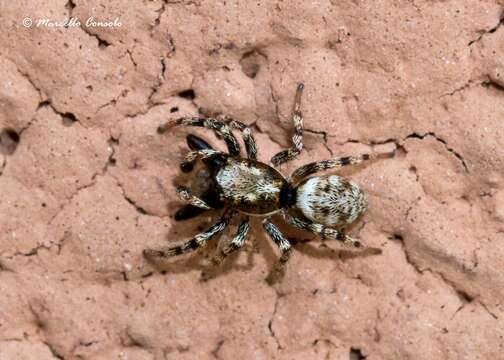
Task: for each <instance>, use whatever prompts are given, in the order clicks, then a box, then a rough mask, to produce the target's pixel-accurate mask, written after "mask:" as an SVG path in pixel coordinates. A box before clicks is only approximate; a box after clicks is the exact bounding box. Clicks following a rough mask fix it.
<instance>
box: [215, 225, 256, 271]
mask: <svg viewBox="0 0 504 360" xmlns="http://www.w3.org/2000/svg"><path fill="white" fill-rule="evenodd" d="M249 230H250V223H249V218H248V216H247V218H246V219H245V220H243V221H242V222H241V224H240V226H238V230H237V232H236V235H235V236H234V237H233V238H232V239H231V241H229V240H224V241H223V240H221V243H219V248H218V250H217V251H218V252H217V254H216V255H215V256H214V257H213V259H212V262H213V263H214V264H215V265H220V264H221V263H222V262H223V261H224V260H225V258H226V257H227V256H228V255H230V254H231V253H233V252H235V251H237V250H239V249H241V248H242V247H243V245H244V244H245V240H246V239H247V236H248V234H249Z"/></svg>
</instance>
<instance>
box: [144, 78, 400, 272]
mask: <svg viewBox="0 0 504 360" xmlns="http://www.w3.org/2000/svg"><path fill="white" fill-rule="evenodd" d="M303 88H304V85H303V84H299V85H298V87H297V91H296V96H295V100H294V111H293V115H292V120H293V122H294V129H295V131H294V136H293V138H292V141H293V143H294V144H293V145H294V146H293V147H292V148H290V149H287V150H284V151H281V152H279V153H277V154H276V155H275V156H273V158H272V159H271V165H267V164H264V163H262V162H260V161H258V160H257V148H256V143H255V140H254V137H253V136H252V134H251V130H250V128H249V127H247V126H246V125H245V124H243V123H241V122H239V121H237V120H234V119H232V118H230V117H227V116H218V117H216V118H200V117H183V118H180V119H177V120H175V121H171V122H168V123H166V124H164V125H161V126H160V127H159V129H158V131H159V133H163V132H165V131H166V130H168V129H171V128H172V127H174V126H177V125H184V126H200V127H205V128H208V129H212V130H214V131H215V132H216V133H217V135H219V136H220V137H222V138H223V139H224V140H225V142H226V144H227V148H228V151H229V153H224V152H220V151H216V150H214V149H213V148H212V147H211V146H210V145H209V144H208V143H207V142H206V141H204V140H203V139H201V138H199V137H197V136H195V135H188V136H187V144H188V146H189V148H190V149H191V150H192V151H191V152H189V153H188V154H187V156H186V157H185V159H184V160H183V162H182V163H181V165H180V168H181V170H182V171H183V172H190V171H192V169H193V167H194V165H195V163H196V161H197V160H198V159H201V160H202V161H203V162H204V163H205V164H206V166H207V167H208V169H209V172H210V174H211V176H210V178H211V181H212V183H213V184H212V186H210V187H209V190H207V191H206V192H204V193H203V194H202V195H201V196H200V197H196V196H194V195H192V194H191V192H190V190H189V189H187V188H185V187H178V188H177V193H178V195H179V197H180V199H181V200H182V201H184V202H185V203H186V205H185V206H184V207H182V208H181V209H179V210H178V211H177V213H176V214H175V220H177V221H179V220H185V219H189V218H193V217H195V216H197V215H199V214H201V213H203V212H205V211H206V210H209V209H222V208H225V211H224V214H223V216H222V217H221V218H220V220H219V221H218V222H217V223H216V224H214V225H213V226H212V227H210V228H209V229H208V230H206V231H204V232H202V233H201V234H198V235H196V236H195V237H194V238H192V239H190V240H187V241H185V242H183V243H182V244H179V245H175V246H168V247H165V248H162V249H156V250H155V249H145V250H144V252H143V253H144V256H145V257H146V258H148V259H159V258H167V257H171V256H175V255H180V254H184V253H186V252H189V251H193V250H195V249H197V248H200V247H202V246H205V245H206V244H207V242H208V241H209V240H210V239H211V238H212V237H214V236H215V235H217V234H220V233H222V232H223V231H224V229H226V227H227V226H228V224H229V222H230V220H231V218H232V217H233V216H234V215H235V214H237V213H240V214H241V216H242V218H243V219H242V222H241V224H240V225H239V227H238V231H237V233H236V235H235V236H234V238H232V239H230V240H224V241H222V242H223V243H222V244H219V247H218V248H219V250H218V253H217V255H215V256H214V258H213V262H214V263H215V264H220V263H221V262H222V261H223V260H224V258H225V257H226V256H228V255H229V254H231V253H232V252H234V251H236V250H238V249H240V248H241V247H242V246H243V245H244V243H245V239H246V238H247V235H248V233H249V229H250V225H249V216H259V217H264V220H263V221H262V224H263V227H264V229H265V230H266V232H267V233H268V235H269V236H270V237H271V239H272V240H273V241H274V242H275V244H276V245H277V246H278V248H279V249H280V252H281V257H280V260H279V264H278V266H277V268H279V269H280V268H282V266H283V265H284V264H285V263H286V262H287V260H288V259H289V256H290V254H291V250H292V245H291V243H290V242H289V241H288V240H287V239H286V238H285V237H284V236H283V235H282V233H281V232H280V230H279V229H278V228H277V227H276V226H275V225H274V224H273V223H272V222H270V220H269V218H270V217H271V216H272V215H273V214H275V213H278V212H281V213H282V215H283V217H284V219H285V220H286V221H287V222H288V223H289V224H291V225H293V226H294V227H296V228H299V229H303V230H308V231H311V232H313V233H315V234H318V235H320V236H322V237H323V238H329V239H335V240H338V241H341V242H342V243H344V244H346V245H350V246H354V247H359V246H360V242H359V241H357V240H355V239H353V238H351V237H350V236H348V235H346V234H345V228H346V227H347V226H348V225H350V224H351V223H352V222H354V221H355V220H356V219H357V218H358V217H359V215H361V214H362V213H363V212H364V211H365V210H366V208H367V201H366V197H365V196H364V193H363V192H362V191H361V189H360V188H359V187H358V186H357V185H356V184H354V183H352V182H350V181H348V180H345V179H344V178H342V177H340V176H337V175H322V176H313V177H308V175H311V174H314V173H316V172H319V171H322V170H328V169H338V168H341V167H342V166H345V165H355V164H359V163H361V162H363V161H366V160H370V159H374V158H376V157H377V156H378V155H376V154H362V155H357V156H349V157H341V158H337V159H331V160H324V161H317V162H313V163H309V164H306V165H303V166H301V167H300V168H298V169H296V170H295V171H294V172H293V173H292V175H291V176H290V177H289V178H285V177H284V176H282V174H280V172H279V171H277V170H276V169H275V168H274V167H277V166H278V165H280V164H283V163H285V162H287V161H290V160H292V159H294V158H295V157H296V156H298V155H299V153H300V152H301V150H302V149H303V117H302V114H301V94H302V92H303ZM231 129H237V130H239V131H240V132H241V135H242V138H243V141H244V143H245V146H246V151H247V159H244V158H242V157H240V146H239V144H238V141H237V139H236V138H235V136H234V135H233V133H232V132H231ZM384 155H387V156H392V155H393V153H390V154H384ZM291 213H295V214H296V215H294V216H292V215H291Z"/></svg>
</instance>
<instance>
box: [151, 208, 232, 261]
mask: <svg viewBox="0 0 504 360" xmlns="http://www.w3.org/2000/svg"><path fill="white" fill-rule="evenodd" d="M233 214H234V212H233V211H229V212H226V213H225V214H224V215H223V216H222V218H221V219H220V220H219V221H218V222H217V223H215V224H214V225H213V226H211V227H210V228H209V229H208V230H206V231H204V232H202V233H201V234H198V235H196V236H195V237H194V238H192V239H190V240H187V241H185V242H183V243H182V244H180V245H175V246H167V247H164V248H160V249H145V250H144V251H143V254H144V256H145V257H146V258H147V259H150V260H157V259H163V258H169V257H172V256H176V255H181V254H185V253H187V252H189V251H194V250H196V249H198V248H200V247H203V246H205V245H206V244H207V243H208V240H210V239H211V238H213V237H214V236H216V235H217V234H220V233H222V232H223V231H224V230H225V229H226V227H227V226H228V225H229V221H230V220H231V218H232V216H233Z"/></svg>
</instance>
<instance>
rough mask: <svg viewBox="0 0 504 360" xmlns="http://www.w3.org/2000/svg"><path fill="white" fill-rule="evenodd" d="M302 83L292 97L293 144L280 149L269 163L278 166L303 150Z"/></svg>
mask: <svg viewBox="0 0 504 360" xmlns="http://www.w3.org/2000/svg"><path fill="white" fill-rule="evenodd" d="M303 89H304V85H303V84H299V85H298V87H297V91H296V97H295V98H294V111H293V113H292V121H293V122H294V136H292V142H293V143H294V146H293V147H292V148H290V149H287V150H283V151H280V152H279V153H277V154H275V156H273V157H272V158H271V163H272V164H273V165H274V166H278V165H280V164H283V163H285V162H287V161H290V160H293V159H295V158H296V156H298V155H299V154H300V153H301V150H303V114H302V113H301V95H302V93H303Z"/></svg>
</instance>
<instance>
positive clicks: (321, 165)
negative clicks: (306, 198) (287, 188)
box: [291, 152, 394, 183]
mask: <svg viewBox="0 0 504 360" xmlns="http://www.w3.org/2000/svg"><path fill="white" fill-rule="evenodd" d="M392 156H394V152H391V153H384V154H362V155H356V156H345V157H340V158H335V159H330V160H322V161H316V162H312V163H309V164H306V165H303V166H301V167H299V168H297V169H296V170H295V171H294V172H293V173H292V175H291V179H292V182H293V183H296V182H298V181H299V180H302V179H303V178H305V177H307V176H308V175H311V174H313V173H316V172H319V171H323V170H328V169H339V168H342V167H343V166H346V165H357V164H360V163H362V162H364V161H367V160H373V159H376V158H378V157H392Z"/></svg>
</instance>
